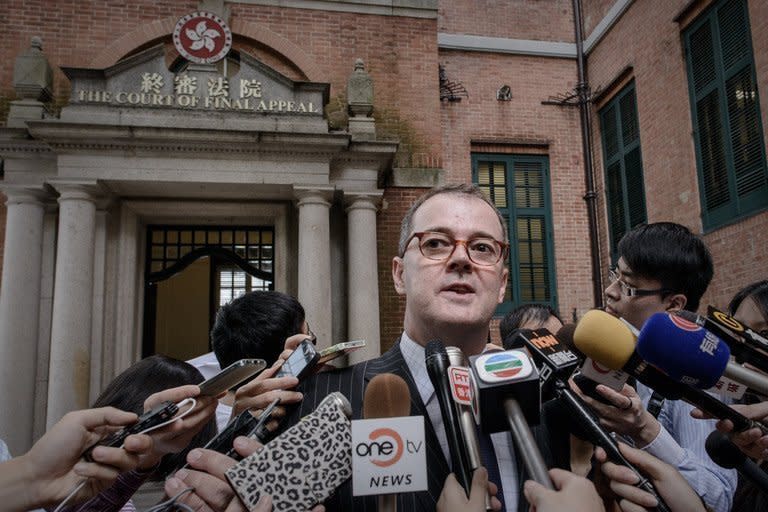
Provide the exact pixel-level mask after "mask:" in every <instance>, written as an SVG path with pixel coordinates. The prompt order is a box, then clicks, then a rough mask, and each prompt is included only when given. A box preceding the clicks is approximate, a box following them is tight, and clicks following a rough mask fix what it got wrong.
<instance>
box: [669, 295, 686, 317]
mask: <svg viewBox="0 0 768 512" xmlns="http://www.w3.org/2000/svg"><path fill="white" fill-rule="evenodd" d="M664 301H665V302H666V307H665V308H664V309H665V310H666V311H668V312H670V313H673V312H675V311H681V310H683V309H685V305H686V304H688V297H686V296H685V295H683V294H682V293H676V294H674V295H670V296H669V297H667V298H666V299H664Z"/></svg>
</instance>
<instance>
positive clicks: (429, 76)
mask: <svg viewBox="0 0 768 512" xmlns="http://www.w3.org/2000/svg"><path fill="white" fill-rule="evenodd" d="M228 5H230V7H231V11H232V19H231V24H232V25H236V24H237V23H242V22H253V23H257V24H258V25H259V26H263V27H265V28H267V29H269V30H271V31H272V32H273V33H275V34H276V35H278V36H280V37H282V38H284V39H285V40H287V42H288V43H291V44H293V45H295V46H297V47H298V48H300V49H301V50H302V51H303V52H305V53H306V54H307V56H308V58H309V60H310V61H311V62H312V63H313V64H314V65H315V66H316V68H317V71H318V75H319V76H317V77H316V78H314V79H315V80H317V81H323V82H329V83H330V84H331V97H333V96H335V95H338V94H344V93H345V91H346V83H347V79H348V77H349V74H350V73H351V72H352V70H353V67H354V62H355V59H356V58H358V57H360V58H362V59H364V60H365V63H366V68H367V70H368V72H369V73H370V74H371V76H372V77H373V79H374V90H375V99H374V103H375V105H376V107H377V109H381V110H384V111H386V113H387V116H388V117H389V118H390V119H395V120H397V121H399V122H401V123H407V124H408V125H409V126H410V127H411V133H413V134H415V137H416V138H417V139H418V141H417V142H418V145H420V146H423V147H427V148H434V153H435V157H438V155H439V143H440V123H439V118H438V115H439V114H438V95H437V89H438V74H437V38H436V35H435V31H436V26H437V21H436V20H434V19H432V20H429V19H420V18H406V17H393V16H373V15H360V14H353V13H340V12H330V11H314V10H308V9H287V8H281V7H265V6H256V5H247V4H228ZM196 7H197V2H195V1H186V2H185V1H180V2H153V1H147V0H145V1H143V2H142V1H138V2H132V3H124V2H123V3H120V2H81V1H74V0H70V1H65V0H61V1H56V2H39V1H38V2H35V1H32V0H10V1H7V2H2V6H0V16H2V19H3V20H4V21H5V27H6V30H5V31H4V41H7V44H6V45H4V46H3V49H2V50H0V109H2V110H0V119H3V120H4V119H5V117H6V114H7V110H6V109H5V108H3V106H4V105H5V104H6V103H7V101H8V100H9V99H13V98H15V94H14V92H13V88H12V76H13V62H14V59H15V57H16V55H17V54H18V53H19V52H21V51H23V50H24V49H26V48H27V47H28V46H29V40H30V37H31V36H33V35H40V36H42V38H43V49H44V52H45V54H46V56H47V57H48V59H49V62H50V63H51V66H52V67H53V68H54V69H55V70H56V71H55V89H56V92H57V95H58V96H63V97H66V96H67V91H68V89H69V84H68V82H67V80H66V78H65V77H64V75H63V73H61V71H59V70H58V66H75V67H87V66H88V65H89V63H90V62H91V61H92V60H94V59H95V58H96V57H97V56H98V55H99V54H100V53H101V52H102V51H103V49H104V48H105V47H107V46H109V45H110V44H111V43H112V42H113V41H115V40H117V39H119V38H120V37H122V36H124V35H125V34H127V33H130V32H133V31H134V30H136V29H139V28H140V25H141V24H142V23H144V24H151V23H152V22H156V21H157V20H162V19H165V18H168V17H175V16H179V17H180V16H182V15H183V14H185V13H187V12H189V11H191V10H194V9H195V8H196ZM141 37H142V34H137V39H138V38H141ZM145 42H147V41H144V40H143V39H138V40H137V43H136V46H139V45H140V44H143V43H145ZM239 43H240V46H241V47H242V46H243V43H244V42H242V41H240V42H239ZM277 50H278V51H279V50H280V48H277ZM127 51H128V48H126V53H127ZM254 53H259V52H254ZM270 64H274V63H272V62H270ZM438 160H439V158H438Z"/></svg>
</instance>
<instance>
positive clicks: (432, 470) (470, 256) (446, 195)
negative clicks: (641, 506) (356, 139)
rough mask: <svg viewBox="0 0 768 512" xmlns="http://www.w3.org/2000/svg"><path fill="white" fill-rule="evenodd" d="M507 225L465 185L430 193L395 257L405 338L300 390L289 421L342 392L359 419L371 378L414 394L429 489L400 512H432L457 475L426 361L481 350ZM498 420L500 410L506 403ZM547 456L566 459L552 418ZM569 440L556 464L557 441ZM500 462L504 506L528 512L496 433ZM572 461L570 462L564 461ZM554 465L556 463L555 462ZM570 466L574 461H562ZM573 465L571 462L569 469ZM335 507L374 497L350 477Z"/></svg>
mask: <svg viewBox="0 0 768 512" xmlns="http://www.w3.org/2000/svg"><path fill="white" fill-rule="evenodd" d="M507 248H508V244H507V229H506V225H505V222H504V219H503V217H502V216H501V215H500V214H499V212H498V210H497V209H496V208H495V207H494V206H493V204H492V203H490V202H489V201H488V199H487V198H486V197H485V196H484V195H483V193H482V192H481V191H480V190H479V189H478V188H476V187H472V186H468V185H460V186H447V187H442V188H438V189H433V190H431V191H429V192H427V193H426V194H425V195H423V196H422V197H421V198H419V199H418V200H417V201H416V202H415V203H414V204H413V205H412V207H411V208H410V210H409V211H408V212H407V213H406V215H405V218H404V219H403V223H402V229H401V233H400V244H399V251H398V256H396V257H395V258H393V260H392V277H393V280H394V284H395V289H396V290H397V292H398V294H400V295H403V296H404V297H405V301H406V306H405V318H404V332H403V334H402V335H401V337H400V339H399V340H398V341H397V343H395V345H394V346H393V347H392V349H390V350H389V351H388V352H387V353H385V354H383V355H382V356H381V357H379V358H377V359H373V360H370V361H366V362H362V363H359V364H357V365H355V366H352V367H349V368H345V369H342V370H338V371H333V372H328V373H320V374H318V375H317V376H316V377H315V378H313V379H311V380H309V381H307V382H306V383H305V384H304V385H302V386H301V389H300V390H301V391H302V392H303V393H304V400H303V402H302V404H301V406H300V407H299V408H298V410H297V411H295V412H294V414H293V415H292V416H291V417H290V418H289V421H288V422H287V424H293V423H295V422H296V421H297V420H298V419H299V418H300V417H302V416H304V415H306V414H308V413H309V412H311V411H312V410H314V409H315V407H316V406H317V405H318V404H319V403H320V401H321V400H322V399H323V397H325V396H326V395H327V394H328V393H330V392H333V391H340V392H342V393H343V394H344V395H346V396H347V398H349V400H350V402H351V403H352V408H353V418H356V419H357V418H360V417H361V416H362V405H363V395H364V393H365V387H366V385H367V383H368V381H370V379H371V378H373V376H375V375H378V374H380V373H394V374H396V375H399V376H400V377H402V378H403V379H404V380H405V381H406V383H407V384H408V386H409V388H410V391H411V415H421V416H424V417H425V418H426V419H427V421H425V427H426V428H425V431H426V432H425V434H426V447H427V471H428V483H429V489H428V490H427V491H422V492H417V493H409V494H401V495H399V496H398V506H399V510H402V511H416V510H423V511H429V512H433V511H434V510H435V505H436V503H437V500H438V497H439V496H440V491H441V489H442V487H443V484H444V482H445V479H446V477H447V475H448V473H449V472H450V464H449V457H450V455H449V451H448V446H447V441H446V436H445V429H444V426H443V424H442V417H441V415H440V409H439V404H438V403H437V398H436V397H435V393H434V388H433V386H432V383H431V381H430V380H429V377H428V375H427V371H426V367H425V364H424V346H425V345H426V344H427V343H428V342H429V341H431V340H435V339H437V340H441V341H442V342H443V343H444V344H446V345H453V346H456V347H459V348H461V349H462V350H463V352H464V354H465V355H467V356H470V355H475V354H479V353H481V352H482V351H483V349H484V348H485V345H486V341H487V340H488V335H489V323H490V321H491V318H492V316H493V313H494V311H495V308H496V305H497V304H499V303H500V302H501V301H502V300H503V298H504V292H505V288H506V284H507V277H508V270H507V268H506V265H505V263H506V258H505V256H506V254H507ZM499 414H503V413H502V411H501V407H500V408H499ZM534 435H535V436H536V437H537V441H538V440H541V441H539V445H540V448H541V449H542V454H543V455H544V457H545V460H547V462H548V463H550V464H551V465H561V466H562V465H563V462H562V461H563V460H567V436H563V435H560V434H557V433H553V432H550V431H548V430H547V428H546V422H542V425H540V426H538V427H536V428H534ZM553 436H554V437H556V438H558V439H562V440H564V442H565V443H566V444H565V445H564V446H565V451H563V448H562V446H563V445H562V443H560V445H558V448H559V450H558V453H564V454H565V455H564V456H561V455H558V460H557V461H554V457H553V451H554V450H552V449H550V448H551V446H550V443H549V439H548V438H550V437H553ZM491 439H492V442H493V447H494V449H495V453H496V460H497V462H498V466H499V472H500V477H501V482H495V483H497V484H499V483H501V484H502V486H503V494H502V496H503V498H504V502H505V503H506V504H507V505H506V509H507V510H512V511H514V510H518V509H519V510H526V505H525V500H524V498H523V495H522V492H521V491H520V488H521V486H522V482H523V481H524V479H525V477H526V475H525V474H524V469H523V466H522V461H521V460H517V459H516V458H515V455H514V451H513V447H512V440H511V436H510V434H509V433H508V432H501V433H498V434H493V435H492V436H491ZM563 457H565V458H563ZM555 462H557V463H558V464H555ZM565 463H566V464H567V462H565ZM566 467H567V466H566ZM326 508H327V509H328V510H345V511H346V510H354V511H356V512H357V511H370V510H375V509H376V500H375V497H368V498H363V497H360V498H353V497H352V493H351V485H350V482H349V481H348V482H347V483H346V484H344V485H343V486H342V487H340V488H339V489H338V490H337V493H336V494H335V495H334V496H333V497H331V498H330V499H329V500H327V502H326Z"/></svg>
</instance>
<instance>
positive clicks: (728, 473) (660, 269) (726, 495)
mask: <svg viewBox="0 0 768 512" xmlns="http://www.w3.org/2000/svg"><path fill="white" fill-rule="evenodd" d="M618 252H619V256H620V257H619V259H618V263H617V266H616V268H615V269H613V270H612V271H611V275H610V278H611V279H610V284H609V286H608V287H607V288H606V290H605V296H606V305H607V306H606V312H607V313H610V314H611V315H613V316H615V317H621V318H623V319H624V320H626V321H628V322H629V323H630V324H631V325H632V326H634V327H635V328H636V329H637V330H640V329H641V328H642V327H643V324H644V323H645V321H646V320H647V319H648V318H649V317H650V316H651V315H653V314H654V313H659V312H674V311H678V310H681V309H686V310H691V311H695V310H696V309H697V308H698V306H699V301H700V299H701V296H702V295H703V294H704V291H705V290H706V289H707V286H708V285H709V283H710V281H711V279H712V275H713V265H712V258H711V256H710V254H709V251H708V250H707V248H706V246H705V245H704V243H703V242H702V241H701V239H700V238H698V237H697V236H695V235H694V234H693V233H691V232H690V230H688V229H687V228H685V227H684V226H681V225H679V224H674V223H669V222H659V223H654V224H649V225H642V226H639V227H637V228H635V229H633V230H632V231H630V232H629V233H627V234H626V235H624V238H622V240H621V241H620V242H619V246H618ZM604 341H606V342H610V340H604ZM670 343H674V340H670ZM571 386H572V387H573V388H574V390H575V391H579V390H578V387H577V386H576V385H575V384H573V383H572V382H571ZM597 391H598V392H599V393H600V394H601V395H602V396H603V397H604V398H605V399H606V400H607V401H608V402H610V405H606V404H603V403H600V402H598V401H597V400H594V399H592V398H590V397H589V396H586V395H584V394H581V397H582V399H584V401H585V402H587V403H588V404H589V405H590V406H591V407H592V408H593V409H594V410H595V412H596V413H597V414H598V415H599V416H600V418H601V423H602V424H603V425H604V426H605V427H607V428H609V429H611V430H613V431H615V432H616V433H617V434H621V435H624V436H627V437H628V438H630V439H631V440H632V441H633V442H634V444H635V446H636V447H638V448H641V449H643V450H644V451H646V452H648V453H649V454H651V455H654V456H655V457H658V458H659V459H661V460H663V461H665V462H667V463H669V464H670V465H672V466H673V467H675V468H676V469H677V470H678V471H680V473H681V474H682V475H683V476H684V477H685V478H686V480H687V481H688V483H689V484H690V485H691V486H692V487H693V489H694V490H695V491H696V493H697V494H698V495H700V496H701V497H702V498H703V499H704V502H705V503H706V505H707V506H709V507H710V508H712V509H713V510H715V511H717V512H729V511H730V510H731V503H732V500H733V495H734V493H735V491H736V479H737V478H736V474H735V471H733V470H727V469H724V468H721V467H719V466H717V465H716V464H715V463H714V462H712V461H711V459H710V458H709V456H708V455H707V454H706V450H705V448H704V443H705V441H706V438H707V436H708V435H709V433H710V432H711V431H712V430H713V429H714V428H715V421H713V420H708V421H706V422H704V421H696V420H693V419H692V418H691V417H690V411H691V410H692V409H693V408H692V407H691V406H690V405H688V404H686V403H684V402H682V401H680V400H665V401H664V402H663V403H662V405H661V408H660V413H659V415H658V417H655V416H654V415H652V414H651V413H650V412H649V411H648V410H647V407H648V403H649V401H650V399H651V398H652V395H653V392H654V390H653V389H651V388H649V387H647V386H644V385H643V384H640V383H638V384H637V385H636V387H632V386H629V385H625V386H624V387H623V388H622V390H621V391H620V392H616V391H613V390H612V389H610V388H608V387H607V386H603V385H600V386H598V387H597Z"/></svg>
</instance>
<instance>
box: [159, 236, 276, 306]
mask: <svg viewBox="0 0 768 512" xmlns="http://www.w3.org/2000/svg"><path fill="white" fill-rule="evenodd" d="M148 231H149V238H148V240H149V241H150V242H149V247H148V257H149V269H150V273H151V274H155V273H163V272H167V271H170V270H173V268H175V266H178V264H179V262H180V260H183V259H184V258H185V257H187V258H189V257H190V255H191V256H192V257H194V258H197V257H203V256H205V257H207V256H212V263H213V264H212V265H211V272H212V273H213V275H212V276H211V279H212V284H213V289H214V295H213V296H214V300H213V301H212V302H213V308H214V309H213V311H217V310H218V308H219V307H220V306H221V305H222V304H226V303H227V302H229V301H231V300H232V299H236V298H237V297H239V296H241V295H243V294H245V293H247V292H250V291H253V290H271V289H273V287H274V280H273V279H272V277H271V276H272V269H273V261H274V243H273V238H274V230H273V229H272V228H271V227H266V228H262V227H234V228H230V227H215V228H214V227H205V226H200V227H194V226H149V229H148ZM227 254H229V255H231V256H234V258H233V257H229V258H227V257H226V255H227ZM233 259H237V260H238V261H240V262H243V263H247V264H249V265H251V266H252V267H254V268H255V269H257V270H255V271H254V272H258V271H262V272H261V275H260V276H257V275H253V274H252V273H249V272H246V271H245V270H243V269H242V268H241V267H240V266H238V265H236V264H234V263H233V261H232V260H233ZM265 276H269V277H265Z"/></svg>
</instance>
